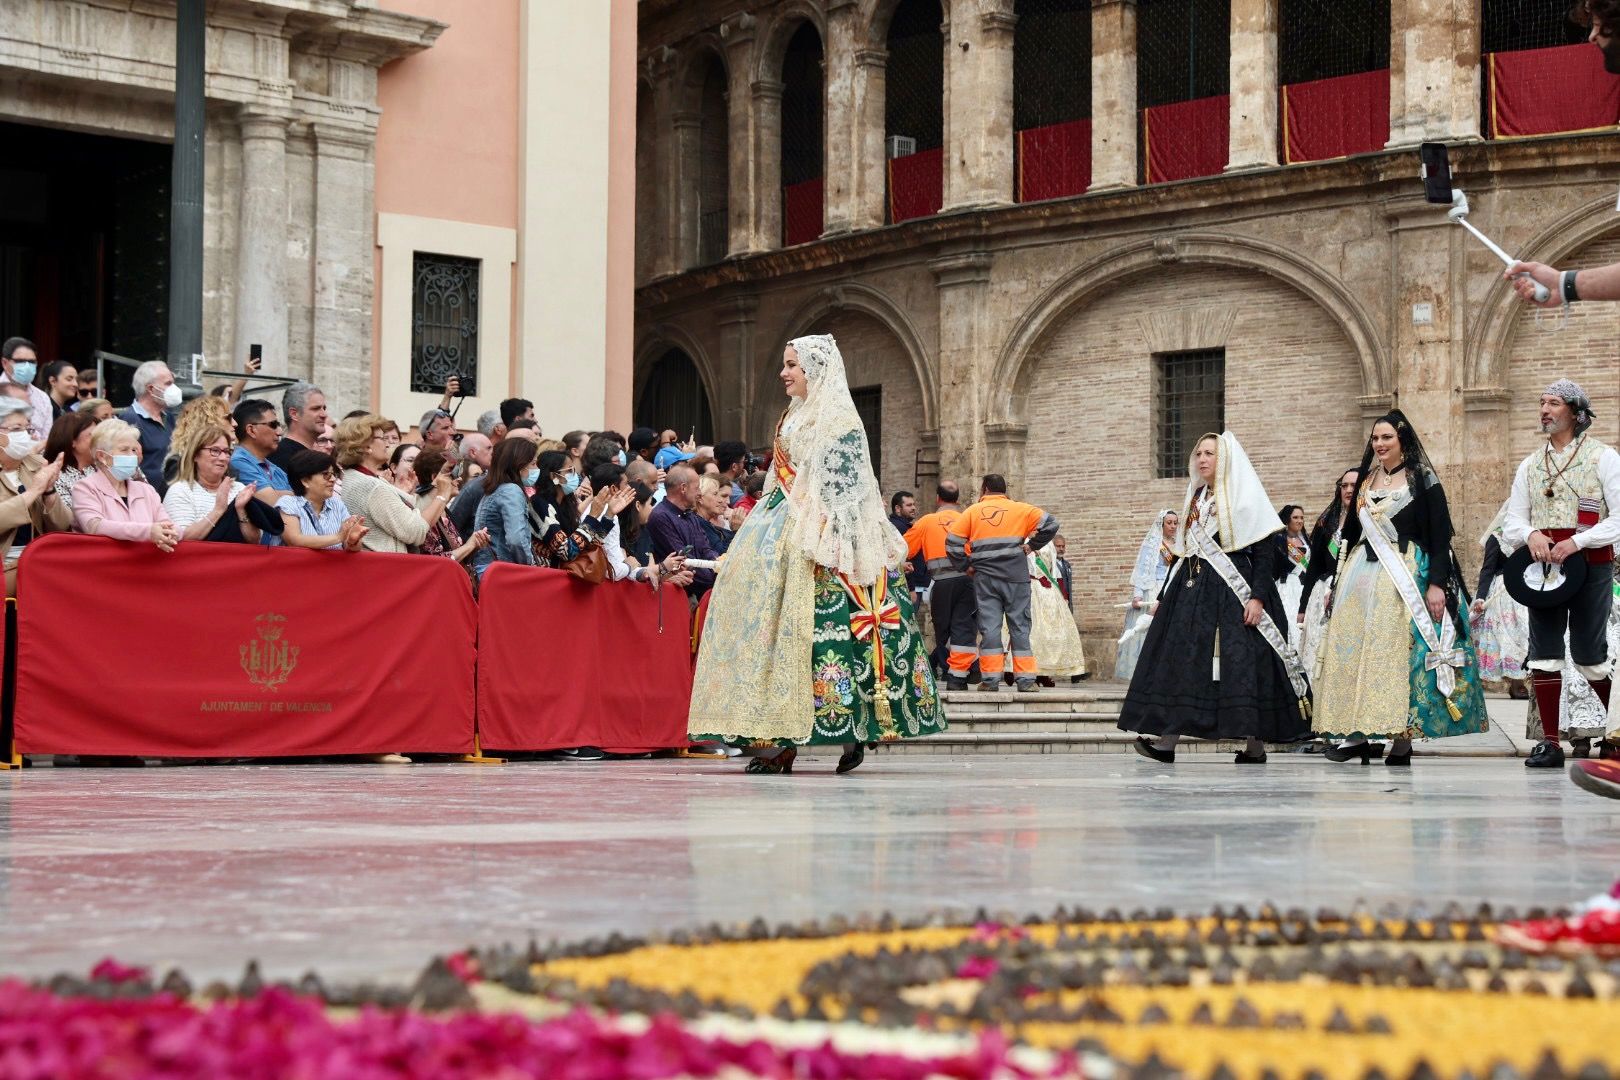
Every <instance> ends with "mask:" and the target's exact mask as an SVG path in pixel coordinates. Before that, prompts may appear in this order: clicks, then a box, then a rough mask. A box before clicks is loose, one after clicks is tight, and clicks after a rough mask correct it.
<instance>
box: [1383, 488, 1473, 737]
mask: <svg viewBox="0 0 1620 1080" xmlns="http://www.w3.org/2000/svg"><path fill="white" fill-rule="evenodd" d="M1356 516H1357V518H1359V519H1360V521H1361V535H1362V537H1363V538H1364V539H1365V540H1366V541H1367V543H1368V544H1370V545H1371V546H1372V549H1373V553H1374V554H1375V555H1377V556H1378V565H1379V566H1382V567H1383V568H1384V573H1386V574H1388V575H1389V580H1390V581H1391V583H1393V584H1394V586H1395V591H1396V592H1398V593H1400V594H1401V600H1402V601H1403V602H1405V604H1406V611H1407V614H1409V615H1410V616H1411V617H1412V625H1413V626H1414V627H1416V629H1417V632H1418V634H1419V636H1421V637H1422V638H1423V644H1425V645H1427V646H1428V647H1429V655H1428V657H1427V659H1426V660H1425V662H1424V667H1425V668H1426V669H1427V670H1429V671H1432V672H1434V685H1435V687H1436V688H1437V689H1438V690H1439V691H1440V693H1441V694H1443V695H1444V696H1445V698H1446V708H1447V709H1448V710H1450V712H1451V713H1452V715H1453V716H1454V717H1455V716H1458V715H1460V714H1459V712H1458V710H1457V707H1456V706H1455V705H1453V704H1452V703H1451V693H1452V691H1453V690H1455V689H1456V688H1457V672H1458V671H1459V670H1461V669H1462V668H1464V667H1466V666H1467V664H1468V655H1467V653H1465V652H1464V651H1463V650H1462V649H1459V648H1457V624H1456V623H1454V622H1453V621H1452V619H1451V612H1450V610H1449V609H1448V610H1446V611H1444V612H1442V613H1441V618H1440V633H1439V634H1438V636H1437V635H1436V634H1435V632H1434V619H1433V618H1431V617H1430V615H1429V608H1428V605H1427V604H1425V603H1424V602H1423V595H1422V594H1421V593H1419V592H1418V587H1417V581H1416V580H1415V579H1414V578H1413V577H1412V571H1410V570H1408V569H1407V568H1406V560H1405V559H1403V558H1401V553H1400V552H1399V551H1398V550H1396V548H1395V545H1394V544H1392V543H1390V541H1389V537H1388V536H1386V535H1384V530H1383V529H1381V528H1379V526H1378V522H1377V521H1376V520H1375V519H1374V518H1373V516H1372V513H1371V511H1369V510H1368V509H1367V507H1366V506H1365V505H1363V506H1361V507H1360V508H1359V509H1358V510H1357V513H1356Z"/></svg>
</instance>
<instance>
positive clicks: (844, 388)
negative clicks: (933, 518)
mask: <svg viewBox="0 0 1620 1080" xmlns="http://www.w3.org/2000/svg"><path fill="white" fill-rule="evenodd" d="M789 344H790V345H792V346H793V349H794V351H795V352H796V353H798V356H799V366H800V367H802V368H803V369H804V374H805V379H806V382H807V383H808V392H807V393H806V394H805V396H804V397H803V398H797V399H795V400H794V402H793V403H792V404H791V405H789V406H788V410H787V414H786V415H785V416H784V417H783V419H782V426H781V429H780V431H779V435H778V437H779V438H780V439H781V440H782V443H783V447H784V449H786V451H787V454H788V457H789V459H790V460H791V461H792V463H793V468H794V470H795V472H796V474H797V475H796V476H795V477H794V480H793V488H792V490H791V491H790V492H788V500H789V502H790V503H791V504H792V505H793V507H794V510H795V512H796V513H795V517H796V520H795V521H794V522H793V523H792V525H790V526H789V533H788V540H789V542H790V543H792V544H793V545H794V546H795V547H797V548H798V549H799V550H800V551H802V552H803V553H804V554H805V556H806V557H807V558H809V559H811V560H812V561H814V562H815V563H817V564H818V565H821V566H825V567H829V568H831V569H834V570H837V571H838V572H839V573H841V574H843V575H845V576H846V577H848V578H849V579H850V580H851V581H853V582H855V583H856V584H861V585H867V584H871V583H872V582H874V581H876V580H877V579H878V575H879V574H881V573H884V572H886V571H888V570H894V569H898V568H899V567H900V566H901V565H902V564H903V563H904V562H905V560H906V543H905V540H903V539H902V538H901V536H900V534H899V533H898V532H896V531H895V529H894V526H893V525H890V524H889V519H888V516H887V515H886V514H884V512H883V496H882V494H881V493H880V492H879V491H878V483H877V478H876V477H874V476H873V475H872V452H871V450H870V449H869V448H868V446H867V442H866V429H865V428H864V427H862V426H861V417H860V414H859V413H857V412H856V411H855V402H854V400H853V399H852V398H851V397H850V395H849V379H848V376H846V375H845V373H844V358H843V356H842V354H840V353H839V351H838V343H837V342H835V341H833V339H832V336H831V335H829V334H814V335H811V336H809V337H801V338H794V339H793V340H792V341H791V342H789ZM778 486H779V485H778V483H777V479H776V473H775V471H774V470H772V472H771V474H770V476H769V478H768V480H767V481H766V489H765V490H766V491H767V492H769V491H771V490H772V489H774V488H776V487H778Z"/></svg>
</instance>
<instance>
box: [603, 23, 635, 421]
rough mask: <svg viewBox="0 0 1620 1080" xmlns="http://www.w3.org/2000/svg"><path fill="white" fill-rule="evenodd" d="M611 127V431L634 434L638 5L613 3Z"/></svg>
mask: <svg viewBox="0 0 1620 1080" xmlns="http://www.w3.org/2000/svg"><path fill="white" fill-rule="evenodd" d="M612 3H613V9H612V12H613V14H612V30H611V35H612V40H611V45H610V50H611V65H612V67H611V78H612V87H611V90H610V92H609V105H608V126H609V129H610V132H609V140H610V144H609V152H608V214H609V217H608V237H607V243H608V263H607V278H608V280H607V357H606V363H607V371H606V375H607V386H606V397H607V402H606V405H607V411H606V418H607V426H608V427H609V428H611V429H613V430H616V431H629V430H630V427H631V409H632V407H633V406H632V403H631V401H630V396H631V393H632V390H633V385H634V381H635V357H634V356H633V355H632V350H633V349H634V347H635V346H634V340H633V339H634V336H635V301H636V297H635V291H636V283H635V273H636V0H612Z"/></svg>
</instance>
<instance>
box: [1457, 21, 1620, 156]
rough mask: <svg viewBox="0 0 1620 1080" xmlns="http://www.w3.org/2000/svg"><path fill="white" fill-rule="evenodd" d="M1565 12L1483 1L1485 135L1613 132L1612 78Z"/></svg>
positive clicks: (1483, 114) (1482, 49)
mask: <svg viewBox="0 0 1620 1080" xmlns="http://www.w3.org/2000/svg"><path fill="white" fill-rule="evenodd" d="M1569 14H1570V5H1569V4H1563V3H1556V4H1555V3H1550V2H1549V3H1540V2H1538V0H1483V3H1482V4H1481V8H1480V27H1479V38H1480V53H1481V56H1480V62H1481V67H1482V69H1483V71H1482V74H1483V76H1484V77H1483V78H1482V79H1481V80H1480V82H1481V83H1482V84H1483V85H1482V87H1481V90H1482V92H1483V93H1484V95H1485V98H1484V111H1483V113H1482V114H1481V115H1482V116H1483V117H1484V118H1485V123H1484V125H1483V126H1484V128H1485V135H1486V136H1487V137H1488V138H1492V139H1498V138H1510V137H1514V136H1520V135H1554V134H1557V133H1559V132H1565V131H1587V130H1590V129H1592V128H1601V127H1612V126H1613V125H1614V122H1615V116H1616V112H1617V108H1616V105H1615V92H1614V91H1615V78H1614V76H1612V75H1610V74H1608V73H1607V72H1605V71H1604V70H1603V60H1602V53H1600V52H1599V51H1598V50H1597V49H1596V48H1594V47H1593V46H1591V45H1588V44H1584V43H1585V41H1586V37H1587V33H1588V31H1587V29H1586V28H1585V27H1582V26H1578V25H1576V24H1575V23H1573V22H1571V21H1570V18H1569Z"/></svg>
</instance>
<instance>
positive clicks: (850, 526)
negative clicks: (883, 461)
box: [687, 334, 945, 773]
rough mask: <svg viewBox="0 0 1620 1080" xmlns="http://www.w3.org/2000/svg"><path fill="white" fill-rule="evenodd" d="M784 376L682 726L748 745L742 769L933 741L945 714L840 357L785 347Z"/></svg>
mask: <svg viewBox="0 0 1620 1080" xmlns="http://www.w3.org/2000/svg"><path fill="white" fill-rule="evenodd" d="M781 379H782V384H783V387H784V388H785V389H786V391H787V393H788V396H789V397H790V398H791V399H792V401H791V403H790V404H789V405H788V408H787V411H786V412H785V413H784V414H783V415H782V419H781V421H780V422H779V423H778V424H777V429H776V443H775V449H774V452H773V455H772V460H771V469H770V475H769V478H768V479H767V480H766V485H765V493H764V495H763V496H762V497H761V499H760V502H759V504H758V505H757V506H756V507H755V508H754V510H753V512H752V513H750V514H749V515H748V518H747V520H746V521H744V522H743V525H742V528H741V529H739V530H738V531H737V534H736V536H735V537H734V538H733V540H732V542H731V549H730V551H729V552H728V553H727V555H726V558H725V561H724V562H723V563H722V564H721V567H720V571H719V574H718V577H717V579H716V581H715V587H714V593H713V597H712V599H711V600H710V601H709V612H708V618H707V621H706V622H705V623H704V627H703V638H702V642H701V643H700V645H699V648H698V659H697V675H696V678H695V685H697V686H704V687H712V686H726V687H729V688H730V692H728V693H725V694H694V695H693V697H692V706H691V711H690V713H689V716H688V721H687V727H688V730H689V731H690V732H691V734H692V737H693V738H694V739H703V740H710V741H713V740H721V741H724V742H727V743H730V744H732V745H739V746H752V747H754V748H755V755H754V757H753V759H752V760H751V761H750V762H749V765H748V771H750V772H765V773H787V772H792V770H793V762H794V759H795V757H796V756H797V753H798V748H799V747H801V746H806V745H830V744H836V745H841V746H843V747H844V754H843V756H842V757H841V758H840V759H839V762H838V771H839V772H848V771H850V770H851V769H853V768H855V767H856V766H858V765H859V764H860V763H861V761H862V759H863V758H864V756H865V748H866V744H868V743H873V742H879V741H887V740H891V739H900V738H912V737H916V736H919V735H930V734H933V733H934V732H936V731H943V730H944V729H945V717H944V713H943V710H942V709H941V706H940V701H939V693H938V690H937V689H936V687H935V685H934V674H933V671H932V670H931V668H930V667H929V664H928V652H927V648H926V646H925V645H924V643H923V637H922V634H921V633H920V632H918V629H917V620H916V614H915V612H914V611H913V610H912V605H911V598H910V596H909V595H908V593H907V590H906V588H905V581H904V579H903V577H902V576H901V574H900V573H899V570H900V567H901V566H903V565H904V563H905V558H906V545H905V542H904V541H903V540H902V539H901V537H900V534H899V533H897V532H895V531H894V527H893V526H892V525H890V524H889V520H888V517H887V516H886V515H885V513H884V509H883V500H882V497H881V496H880V495H879V493H878V485H877V480H876V479H875V478H874V477H873V475H872V462H871V454H870V451H869V449H868V447H867V442H866V432H865V429H864V428H863V427H862V426H861V419H860V416H859V414H858V413H857V412H856V411H855V403H854V401H853V400H851V398H850V394H849V383H848V381H847V379H846V376H845V374H844V359H843V356H842V355H840V354H839V351H838V345H837V343H836V342H834V341H833V339H832V338H831V337H830V336H828V335H825V334H818V335H813V336H810V337H801V338H795V339H794V340H793V341H792V342H790V343H789V344H788V346H787V348H786V349H785V350H784V351H783V360H782V371H781Z"/></svg>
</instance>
